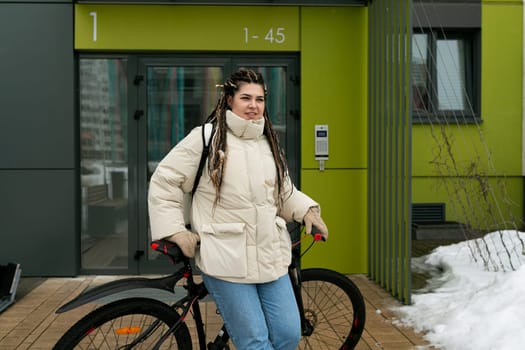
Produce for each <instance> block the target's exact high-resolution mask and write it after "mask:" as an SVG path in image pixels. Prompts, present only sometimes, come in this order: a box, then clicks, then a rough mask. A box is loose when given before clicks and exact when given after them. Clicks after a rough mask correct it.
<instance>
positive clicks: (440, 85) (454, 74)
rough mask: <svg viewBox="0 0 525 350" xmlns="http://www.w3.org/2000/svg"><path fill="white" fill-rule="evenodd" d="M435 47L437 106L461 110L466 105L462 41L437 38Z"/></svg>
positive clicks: (444, 108) (441, 108) (440, 108)
mask: <svg viewBox="0 0 525 350" xmlns="http://www.w3.org/2000/svg"><path fill="white" fill-rule="evenodd" d="M436 49H437V57H438V59H437V95H438V108H439V110H441V111H443V110H456V111H463V110H465V107H466V105H467V96H466V89H465V50H464V46H463V41H461V40H457V39H455V40H450V39H448V40H438V41H437V48H436Z"/></svg>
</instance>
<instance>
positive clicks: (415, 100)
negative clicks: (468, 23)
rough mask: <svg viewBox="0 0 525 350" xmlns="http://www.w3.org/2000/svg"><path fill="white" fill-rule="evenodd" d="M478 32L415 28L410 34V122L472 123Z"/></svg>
mask: <svg viewBox="0 0 525 350" xmlns="http://www.w3.org/2000/svg"><path fill="white" fill-rule="evenodd" d="M480 55H481V52H480V48H479V39H478V32H477V31H474V30H464V31H447V30H444V29H439V31H438V30H436V31H434V30H418V31H417V32H415V33H414V34H413V37H412V113H413V115H412V117H413V118H412V119H413V122H414V123H434V122H447V123H454V124H455V123H474V122H478V121H480V120H481V118H480V114H479V94H480V74H481V73H480V64H479V57H480Z"/></svg>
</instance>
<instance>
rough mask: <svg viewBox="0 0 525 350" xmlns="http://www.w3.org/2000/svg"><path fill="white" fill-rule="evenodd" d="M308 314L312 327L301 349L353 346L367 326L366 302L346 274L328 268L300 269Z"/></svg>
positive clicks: (301, 344)
mask: <svg viewBox="0 0 525 350" xmlns="http://www.w3.org/2000/svg"><path fill="white" fill-rule="evenodd" d="M301 280H302V284H301V293H302V298H303V305H304V314H305V317H306V318H307V319H308V320H309V322H310V324H311V325H312V327H313V332H312V334H311V335H309V336H308V335H306V336H303V337H302V338H301V342H300V344H299V347H298V349H316V350H321V349H331V350H333V349H353V348H354V347H355V346H356V345H357V343H358V342H359V339H361V334H362V333H363V330H364V327H365V319H366V310H365V302H364V299H363V296H362V295H361V292H360V291H359V288H357V286H356V285H355V284H354V282H352V280H350V279H349V278H348V277H346V276H345V275H343V274H341V273H339V272H336V271H333V270H328V269H322V268H313V269H305V270H302V271H301Z"/></svg>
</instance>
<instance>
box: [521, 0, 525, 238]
mask: <svg viewBox="0 0 525 350" xmlns="http://www.w3.org/2000/svg"><path fill="white" fill-rule="evenodd" d="M521 11H522V22H521V30H522V36H523V37H522V38H521V40H522V42H521V67H522V68H521V70H522V72H521V123H522V127H521V176H522V182H523V213H522V220H521V224H522V229H523V225H525V0H523V1H522V4H521Z"/></svg>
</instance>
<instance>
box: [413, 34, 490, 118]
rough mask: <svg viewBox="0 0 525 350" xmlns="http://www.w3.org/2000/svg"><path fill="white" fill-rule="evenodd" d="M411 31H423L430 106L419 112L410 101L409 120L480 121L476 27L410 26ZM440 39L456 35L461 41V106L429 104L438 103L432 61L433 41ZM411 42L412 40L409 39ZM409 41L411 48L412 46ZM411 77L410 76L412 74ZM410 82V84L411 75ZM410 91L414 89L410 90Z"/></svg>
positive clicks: (433, 63) (479, 84)
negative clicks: (463, 100)
mask: <svg viewBox="0 0 525 350" xmlns="http://www.w3.org/2000/svg"><path fill="white" fill-rule="evenodd" d="M413 34H426V35H427V57H428V58H427V62H426V64H427V68H426V71H427V72H430V79H429V80H428V82H427V86H426V89H427V91H428V92H429V101H431V102H428V105H430V107H431V110H430V111H429V112H427V113H424V112H423V113H422V112H419V111H417V110H416V109H415V108H414V105H413V104H414V99H413V98H412V99H411V104H412V106H411V107H412V122H413V124H430V123H451V124H475V123H480V122H482V118H481V103H480V101H481V44H480V42H481V35H480V30H479V29H477V28H451V29H448V28H414V29H413ZM443 39H458V40H461V41H462V42H463V44H464V48H465V50H464V51H465V53H464V56H463V59H464V64H465V73H464V77H463V78H464V79H465V86H464V88H465V92H466V99H467V101H468V105H467V106H466V107H465V109H463V110H439V109H435V108H433V107H432V106H437V104H438V92H437V89H438V81H437V77H438V72H437V63H436V59H435V57H436V54H437V42H438V40H443ZM412 44H413V42H412ZM414 49H415V48H414V45H412V50H414ZM412 78H413V77H412ZM410 85H411V87H412V88H414V86H415V85H414V84H413V79H411V82H410ZM413 91H414V90H413Z"/></svg>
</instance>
